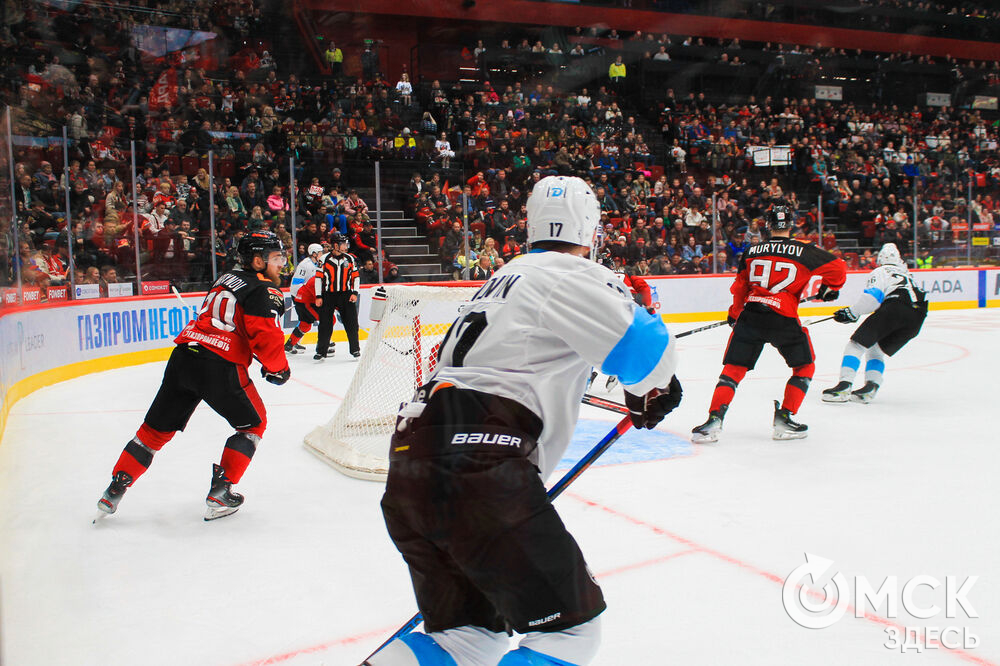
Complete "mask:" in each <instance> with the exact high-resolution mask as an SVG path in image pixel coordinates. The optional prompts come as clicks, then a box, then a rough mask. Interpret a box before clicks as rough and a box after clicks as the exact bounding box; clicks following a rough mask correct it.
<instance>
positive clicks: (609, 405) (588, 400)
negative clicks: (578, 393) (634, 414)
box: [583, 393, 628, 414]
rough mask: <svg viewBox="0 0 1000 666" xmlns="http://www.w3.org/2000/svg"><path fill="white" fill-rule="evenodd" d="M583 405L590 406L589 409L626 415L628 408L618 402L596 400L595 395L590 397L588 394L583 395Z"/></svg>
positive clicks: (602, 399)
mask: <svg viewBox="0 0 1000 666" xmlns="http://www.w3.org/2000/svg"><path fill="white" fill-rule="evenodd" d="M583 404H585V405H590V406H591V407H600V408H601V409H606V410H608V411H609V412H618V413H619V414H628V407H626V406H625V405H623V404H621V403H620V402H615V401H614V400H605V399H604V398H598V397H597V396H596V395H590V394H589V393H584V394H583Z"/></svg>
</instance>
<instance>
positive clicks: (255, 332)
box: [243, 286, 288, 372]
mask: <svg viewBox="0 0 1000 666" xmlns="http://www.w3.org/2000/svg"><path fill="white" fill-rule="evenodd" d="M283 314H285V297H284V295H283V294H282V293H281V291H280V290H279V289H275V288H273V287H264V286H261V287H258V288H255V289H254V290H253V293H251V294H250V295H249V296H247V299H246V301H245V302H244V303H243V325H244V328H245V329H246V332H247V341H248V342H249V343H250V351H251V352H252V353H253V355H254V356H256V357H257V360H258V361H260V364H261V365H262V366H264V369H265V370H267V371H268V372H282V371H284V370H287V369H288V358H287V357H286V356H285V335H284V333H282V331H281V328H280V327H279V326H278V322H279V321H280V320H281V316H282V315H283Z"/></svg>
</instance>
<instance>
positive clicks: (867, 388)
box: [851, 382, 878, 404]
mask: <svg viewBox="0 0 1000 666" xmlns="http://www.w3.org/2000/svg"><path fill="white" fill-rule="evenodd" d="M876 393H878V384H876V383H875V382H865V385H864V386H862V387H861V388H859V389H858V390H857V391H852V392H851V402H860V403H862V404H868V403H869V402H871V401H872V400H874V399H875V394H876Z"/></svg>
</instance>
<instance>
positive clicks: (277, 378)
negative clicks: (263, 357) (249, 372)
mask: <svg viewBox="0 0 1000 666" xmlns="http://www.w3.org/2000/svg"><path fill="white" fill-rule="evenodd" d="M260 376H261V377H263V378H264V379H266V380H267V381H269V382H271V383H272V384H277V385H278V386H281V385H282V384H284V383H285V382H287V381H288V378H289V377H291V376H292V371H291V370H290V369H289V368H285V369H284V370H281V371H280V372H268V371H267V368H265V367H264V366H261V368H260Z"/></svg>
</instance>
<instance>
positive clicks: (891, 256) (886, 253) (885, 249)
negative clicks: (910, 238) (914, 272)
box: [875, 243, 903, 266]
mask: <svg viewBox="0 0 1000 666" xmlns="http://www.w3.org/2000/svg"><path fill="white" fill-rule="evenodd" d="M875 261H876V263H878V265H879V266H885V265H886V264H891V265H892V266H902V265H903V258H902V257H901V256H899V249H898V248H897V247H896V244H895V243H886V244H885V245H883V246H882V249H881V250H879V251H878V258H877V259H876V260H875Z"/></svg>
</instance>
